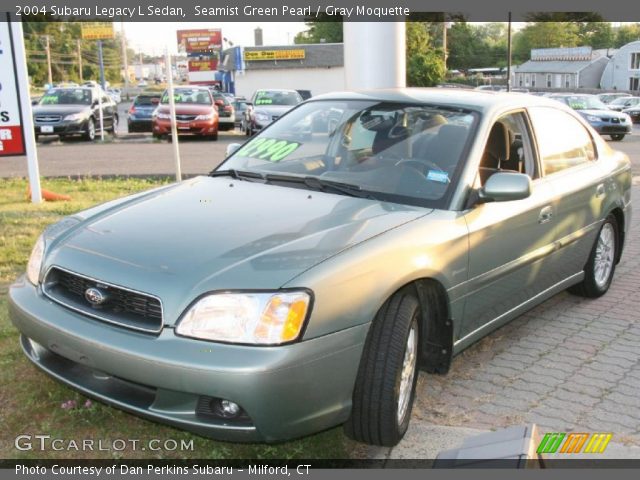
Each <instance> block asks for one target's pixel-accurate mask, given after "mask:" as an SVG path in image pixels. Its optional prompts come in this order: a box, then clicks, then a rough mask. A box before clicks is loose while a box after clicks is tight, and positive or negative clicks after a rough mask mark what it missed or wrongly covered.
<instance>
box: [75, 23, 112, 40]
mask: <svg viewBox="0 0 640 480" xmlns="http://www.w3.org/2000/svg"><path fill="white" fill-rule="evenodd" d="M80 29H81V32H82V39H83V40H111V39H113V38H115V34H114V32H113V23H112V22H82V23H81V24H80Z"/></svg>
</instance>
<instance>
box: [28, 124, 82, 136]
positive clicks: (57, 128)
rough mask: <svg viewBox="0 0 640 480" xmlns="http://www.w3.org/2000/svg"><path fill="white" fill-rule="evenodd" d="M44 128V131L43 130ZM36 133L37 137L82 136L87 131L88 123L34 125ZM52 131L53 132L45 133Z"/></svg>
mask: <svg viewBox="0 0 640 480" xmlns="http://www.w3.org/2000/svg"><path fill="white" fill-rule="evenodd" d="M43 127H44V129H43ZM33 129H34V133H35V134H36V135H43V136H44V135H82V134H84V132H85V131H86V129H87V121H86V120H81V121H79V122H78V121H73V122H72V121H65V120H61V121H60V122H57V123H51V124H49V123H34V126H33ZM44 130H52V131H44Z"/></svg>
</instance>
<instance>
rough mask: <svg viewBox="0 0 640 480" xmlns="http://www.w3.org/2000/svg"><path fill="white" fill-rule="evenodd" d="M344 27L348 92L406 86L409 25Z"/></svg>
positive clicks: (391, 24) (359, 23)
mask: <svg viewBox="0 0 640 480" xmlns="http://www.w3.org/2000/svg"><path fill="white" fill-rule="evenodd" d="M343 28H344V74H345V85H346V88H347V89H348V90H358V89H367V88H394V87H399V88H403V87H405V86H406V84H407V79H406V78H407V72H406V70H407V68H406V58H405V48H406V41H405V37H406V28H405V22H343ZM363 38H366V39H367V40H366V41H362V39H363Z"/></svg>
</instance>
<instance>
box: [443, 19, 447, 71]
mask: <svg viewBox="0 0 640 480" xmlns="http://www.w3.org/2000/svg"><path fill="white" fill-rule="evenodd" d="M443 20H444V21H443V22H442V51H443V52H444V74H445V75H446V74H447V18H446V17H445V18H444V19H443Z"/></svg>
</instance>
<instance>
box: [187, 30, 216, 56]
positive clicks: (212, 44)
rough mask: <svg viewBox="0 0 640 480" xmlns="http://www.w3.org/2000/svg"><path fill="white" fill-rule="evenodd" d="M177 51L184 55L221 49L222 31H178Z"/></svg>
mask: <svg viewBox="0 0 640 480" xmlns="http://www.w3.org/2000/svg"><path fill="white" fill-rule="evenodd" d="M177 35H178V50H179V51H181V52H186V53H197V52H203V53H204V52H209V51H211V50H220V49H222V30H220V29H218V28H209V29H200V30H178V32H177Z"/></svg>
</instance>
